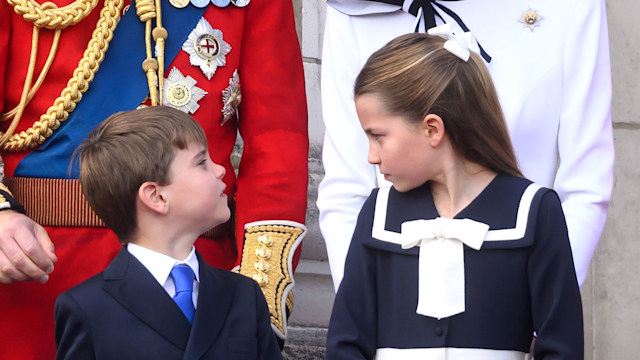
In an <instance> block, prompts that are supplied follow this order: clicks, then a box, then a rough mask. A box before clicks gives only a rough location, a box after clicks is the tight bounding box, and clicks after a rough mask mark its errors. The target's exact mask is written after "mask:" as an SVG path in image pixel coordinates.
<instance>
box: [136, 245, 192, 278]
mask: <svg viewBox="0 0 640 360" xmlns="http://www.w3.org/2000/svg"><path fill="white" fill-rule="evenodd" d="M127 250H128V251H129V253H130V254H131V255H133V256H135V258H136V259H138V260H139V261H140V262H141V263H142V265H144V267H145V268H147V270H149V272H150V273H151V275H153V277H154V278H155V279H156V280H157V281H158V283H160V285H163V286H164V284H165V282H166V281H167V279H168V278H169V274H170V273H171V269H173V267H174V266H175V265H177V264H187V265H188V266H189V267H190V268H191V269H192V270H193V273H194V274H195V275H196V281H197V282H200V271H199V270H200V264H199V263H198V257H197V256H196V248H195V247H193V246H192V247H191V252H189V255H187V257H186V258H185V259H184V260H178V259H174V258H172V257H171V256H167V255H165V254H161V253H159V252H157V251H153V250H151V249H147V248H145V247H142V246H140V245H136V244H132V243H129V244H127Z"/></svg>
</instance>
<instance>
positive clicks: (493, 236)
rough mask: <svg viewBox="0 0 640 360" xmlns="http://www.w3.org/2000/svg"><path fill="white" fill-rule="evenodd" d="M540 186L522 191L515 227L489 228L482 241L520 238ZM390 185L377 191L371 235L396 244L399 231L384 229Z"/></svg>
mask: <svg viewBox="0 0 640 360" xmlns="http://www.w3.org/2000/svg"><path fill="white" fill-rule="evenodd" d="M541 188H542V187H541V186H540V185H538V184H536V183H531V184H530V185H529V186H527V188H526V189H525V190H524V192H523V193H522V197H521V198H520V203H519V204H518V213H517V214H516V224H515V227H512V228H508V229H496V230H489V231H488V232H487V235H486V236H485V238H484V241H505V240H518V239H522V238H523V237H524V235H525V233H526V230H527V224H528V222H529V209H530V208H531V202H532V200H533V197H534V196H535V194H536V193H537V192H538V190H540V189H541ZM390 191H391V186H383V187H381V188H380V190H379V191H378V196H377V197H376V206H375V214H374V215H373V228H372V230H371V236H373V237H374V238H376V239H378V240H381V241H386V242H390V243H394V244H398V245H402V243H403V241H404V240H403V237H402V234H401V233H397V232H393V231H389V230H386V229H385V227H386V220H387V205H388V203H389V192H390Z"/></svg>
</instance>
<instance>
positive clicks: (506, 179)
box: [326, 26, 583, 360]
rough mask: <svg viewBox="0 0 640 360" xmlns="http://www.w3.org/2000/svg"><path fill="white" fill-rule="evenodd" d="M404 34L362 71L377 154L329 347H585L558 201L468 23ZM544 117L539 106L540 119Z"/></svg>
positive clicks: (488, 354) (330, 351)
mask: <svg viewBox="0 0 640 360" xmlns="http://www.w3.org/2000/svg"><path fill="white" fill-rule="evenodd" d="M429 34H432V35H439V36H441V37H444V38H446V39H447V41H444V40H443V39H441V38H440V37H432V36H429V35H426V34H408V35H404V36H401V37H399V38H397V39H395V40H392V41H391V42H390V43H388V44H387V45H385V46H384V47H383V48H382V49H380V50H378V51H377V52H375V53H374V54H373V55H372V56H371V57H370V58H369V60H368V61H367V63H366V64H365V66H364V68H363V69H362V71H361V72H360V75H359V76H358V78H357V79H356V84H355V91H354V93H355V104H356V109H357V113H358V117H359V119H360V124H361V125H362V128H363V129H364V131H365V133H366V134H367V137H368V139H369V157H368V160H369V162H370V163H372V164H375V165H378V166H379V167H380V171H381V173H382V174H384V176H385V178H386V179H387V180H390V181H391V182H392V183H393V186H392V187H386V188H380V189H376V190H374V191H373V192H372V194H371V196H370V197H369V199H368V200H367V201H366V203H365V204H364V206H363V208H362V210H361V212H360V215H359V217H358V223H357V226H356V229H355V232H354V234H353V240H352V243H351V246H350V249H349V255H348V257H347V263H346V266H345V276H344V279H343V281H342V284H341V285H340V288H339V290H338V293H337V295H336V300H335V304H334V307H333V313H332V316H331V322H330V325H329V333H328V337H327V352H326V357H327V359H330V360H333V359H374V358H375V359H377V360H385V359H453V360H458V359H491V360H512V359H513V360H515V359H525V358H527V356H528V354H527V353H528V351H529V348H530V345H531V339H532V334H533V333H534V331H535V332H537V340H536V343H535V346H534V347H533V349H534V355H535V358H536V360H544V359H582V358H583V332H582V305H581V300H580V292H579V288H578V283H577V280H576V275H575V271H574V268H573V260H572V255H571V250H570V247H569V240H568V236H567V229H566V225H565V220H564V215H563V213H562V209H561V207H560V201H559V199H558V197H557V195H556V193H555V192H554V191H553V190H550V189H546V188H541V187H540V186H537V185H535V184H533V183H532V182H531V181H529V180H527V179H524V178H523V177H522V175H521V173H520V170H519V169H518V164H517V161H516V159H515V155H514V152H513V148H512V146H511V142H510V140H509V135H508V133H507V129H506V126H505V122H504V119H503V115H502V110H501V108H500V104H499V102H498V98H497V95H496V92H495V89H494V87H493V83H492V81H491V78H490V76H489V73H488V71H487V69H486V67H485V65H484V64H483V62H482V60H481V58H480V57H479V56H477V55H476V54H475V53H473V52H472V51H475V50H477V43H476V42H475V40H474V39H473V38H472V36H471V35H470V34H469V33H465V34H464V35H462V36H456V35H454V34H453V33H451V31H450V28H447V27H446V26H445V27H438V28H434V29H431V30H430V31H429ZM541 120H542V119H541Z"/></svg>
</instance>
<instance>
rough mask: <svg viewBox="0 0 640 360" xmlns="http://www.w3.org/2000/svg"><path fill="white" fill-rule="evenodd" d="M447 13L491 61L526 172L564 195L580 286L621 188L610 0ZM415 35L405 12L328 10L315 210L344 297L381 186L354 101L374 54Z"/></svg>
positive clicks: (490, 1)
mask: <svg viewBox="0 0 640 360" xmlns="http://www.w3.org/2000/svg"><path fill="white" fill-rule="evenodd" d="M410 2H411V1H406V2H405V3H407V4H409V3H410ZM439 3H440V4H442V5H445V6H446V7H448V8H449V9H451V10H453V11H454V12H455V13H456V14H457V15H458V16H459V17H460V18H461V19H462V20H463V21H464V23H465V24H466V25H467V26H468V28H469V29H470V30H471V32H472V33H473V34H474V35H475V37H476V38H477V39H478V42H479V43H480V45H482V47H483V48H484V49H485V50H486V52H487V53H488V54H489V55H491V56H492V58H493V60H492V61H491V63H489V64H488V67H489V70H490V72H491V75H492V77H493V80H494V83H495V86H496V89H497V92H498V96H499V98H500V102H501V105H502V108H503V111H504V114H505V118H506V120H507V126H508V128H509V132H510V134H511V138H512V141H513V144H514V147H515V151H516V155H517V157H518V161H519V164H520V167H521V170H522V171H523V173H524V175H525V176H526V177H527V178H530V179H531V180H532V181H534V182H536V183H538V184H541V185H543V186H546V187H550V188H553V189H554V190H555V191H556V192H557V193H558V194H559V196H560V199H561V202H562V207H563V210H564V213H565V215H566V219H567V225H568V229H569V237H570V239H571V247H572V251H573V257H574V261H575V268H576V273H577V277H578V281H579V283H580V284H582V282H583V281H584V279H585V277H586V275H587V270H588V268H589V263H590V261H591V257H592V256H593V252H594V250H595V247H596V245H597V243H598V239H599V238H600V235H601V233H602V230H603V227H604V223H605V218H606V211H607V207H608V205H609V200H610V196H611V191H612V187H613V162H614V149H613V136H612V126H611V115H610V108H611V74H610V62H609V42H608V33H607V22H606V13H605V2H604V0H533V1H524V0H517V1H506V0H483V1H472V0H466V1H442V2H439ZM407 4H405V7H407V6H408V5H407ZM529 8H531V9H532V10H535V11H536V13H537V14H538V19H537V21H536V24H535V25H538V26H536V27H533V30H531V29H530V28H528V27H525V26H524V25H523V23H521V22H519V21H518V20H520V19H522V17H523V15H524V13H525V12H526V11H527V10H528V9H529ZM349 14H352V15H349ZM441 14H442V16H443V18H444V20H445V21H446V22H452V23H454V24H455V21H453V20H452V19H451V18H450V17H448V16H447V15H446V14H444V13H442V12H441ZM440 23H441V20H440V19H438V20H437V24H440ZM415 25H416V18H415V17H414V16H413V15H410V14H408V13H407V12H405V11H403V10H401V9H400V8H399V7H398V6H391V5H387V4H381V3H373V2H368V1H357V0H333V1H332V0H330V1H329V6H328V7H327V19H326V29H325V33H324V48H323V60H322V61H323V67H322V103H323V105H322V110H323V115H324V122H325V126H326V132H325V140H324V148H323V161H324V166H325V173H326V175H325V178H324V180H323V181H322V183H321V184H320V188H319V194H318V208H319V209H320V228H321V230H322V234H323V236H324V238H325V241H326V244H327V251H328V255H329V263H330V266H331V272H332V275H333V279H334V284H335V286H336V288H337V287H338V285H339V283H340V280H341V279H342V275H343V269H344V261H345V257H346V254H347V249H348V247H349V241H350V238H351V235H352V233H353V229H354V227H355V223H356V217H357V214H358V211H359V210H360V208H361V206H362V204H363V203H364V201H365V199H366V198H367V196H368V195H369V193H370V191H371V189H372V188H374V187H377V186H379V185H381V184H383V182H384V179H383V178H382V177H380V176H379V175H380V174H379V172H378V171H377V169H375V168H374V166H372V165H370V164H368V163H367V151H368V145H367V139H366V136H365V134H364V132H363V131H362V129H361V128H360V125H359V122H358V119H357V115H356V112H355V106H354V102H353V84H354V80H355V78H356V76H357V74H358V73H359V71H360V69H361V68H362V66H363V65H364V63H365V61H366V60H367V58H368V57H369V56H370V55H371V54H372V53H373V52H374V51H375V50H377V49H379V48H380V47H382V46H383V45H384V44H386V43H387V42H388V41H389V40H391V39H393V38H395V37H397V36H399V35H402V34H405V33H409V32H413V31H414V28H415ZM455 28H456V29H458V31H461V30H460V28H459V27H458V26H457V25H456V27H455Z"/></svg>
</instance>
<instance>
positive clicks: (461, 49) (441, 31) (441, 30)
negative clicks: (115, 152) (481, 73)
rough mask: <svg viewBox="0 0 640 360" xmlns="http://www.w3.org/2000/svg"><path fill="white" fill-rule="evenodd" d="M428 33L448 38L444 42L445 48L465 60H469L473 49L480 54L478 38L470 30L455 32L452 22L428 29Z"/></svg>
mask: <svg viewBox="0 0 640 360" xmlns="http://www.w3.org/2000/svg"><path fill="white" fill-rule="evenodd" d="M427 34H429V35H431V36H439V37H441V38H443V39H446V40H447V41H445V43H444V48H445V49H447V51H449V52H450V53H452V54H453V55H455V56H457V57H459V58H460V59H462V60H464V61H468V60H469V56H471V52H472V51H473V52H474V53H476V54H478V55H480V47H479V46H478V42H477V41H476V38H475V37H473V34H472V33H471V32H470V31H467V32H465V33H462V34H460V35H457V34H455V33H454V32H453V24H452V23H448V24H444V25H440V26H436V27H434V28H431V29H429V30H427Z"/></svg>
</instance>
